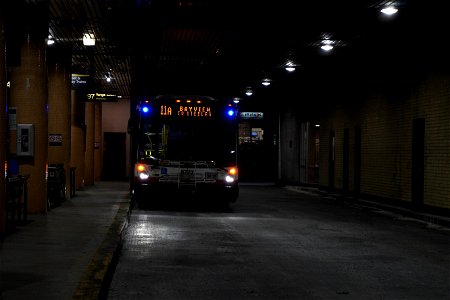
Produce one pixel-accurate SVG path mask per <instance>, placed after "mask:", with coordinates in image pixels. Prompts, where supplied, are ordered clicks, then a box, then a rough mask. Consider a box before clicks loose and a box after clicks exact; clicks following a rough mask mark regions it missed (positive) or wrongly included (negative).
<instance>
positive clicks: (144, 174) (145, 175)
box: [139, 173, 149, 180]
mask: <svg viewBox="0 0 450 300" xmlns="http://www.w3.org/2000/svg"><path fill="white" fill-rule="evenodd" d="M148 177H149V176H148V174H147V173H139V178H140V179H143V180H145V179H147V178H148Z"/></svg>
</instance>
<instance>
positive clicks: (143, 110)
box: [141, 105, 150, 114]
mask: <svg viewBox="0 0 450 300" xmlns="http://www.w3.org/2000/svg"><path fill="white" fill-rule="evenodd" d="M141 111H142V112H143V113H144V114H148V113H149V112H150V107H148V106H147V105H144V106H142V109H141Z"/></svg>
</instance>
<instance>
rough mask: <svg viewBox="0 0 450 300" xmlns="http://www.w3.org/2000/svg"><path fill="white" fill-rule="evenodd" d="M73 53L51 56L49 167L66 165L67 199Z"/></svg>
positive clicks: (54, 53)
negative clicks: (51, 165)
mask: <svg viewBox="0 0 450 300" xmlns="http://www.w3.org/2000/svg"><path fill="white" fill-rule="evenodd" d="M70 58H71V57H70V52H68V51H63V50H58V49H52V50H51V51H50V50H49V52H48V60H49V63H48V65H49V66H48V72H49V73H48V135H49V144H48V163H49V165H50V164H63V167H64V171H65V183H66V196H65V198H66V199H67V198H68V196H69V191H70V150H71V121H70V120H71V102H70V96H71V74H70V63H71V61H70Z"/></svg>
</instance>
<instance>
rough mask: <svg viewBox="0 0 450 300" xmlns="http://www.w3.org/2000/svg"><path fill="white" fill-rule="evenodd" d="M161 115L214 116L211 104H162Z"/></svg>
mask: <svg viewBox="0 0 450 300" xmlns="http://www.w3.org/2000/svg"><path fill="white" fill-rule="evenodd" d="M159 114H160V115H161V116H180V117H199V118H201V117H212V109H211V107H210V106H195V105H181V104H180V105H179V104H176V105H164V104H163V105H161V106H160V113H159Z"/></svg>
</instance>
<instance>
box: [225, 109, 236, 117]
mask: <svg viewBox="0 0 450 300" xmlns="http://www.w3.org/2000/svg"><path fill="white" fill-rule="evenodd" d="M235 113H236V112H235V111H234V110H233V109H229V110H227V116H229V117H234V115H235Z"/></svg>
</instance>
